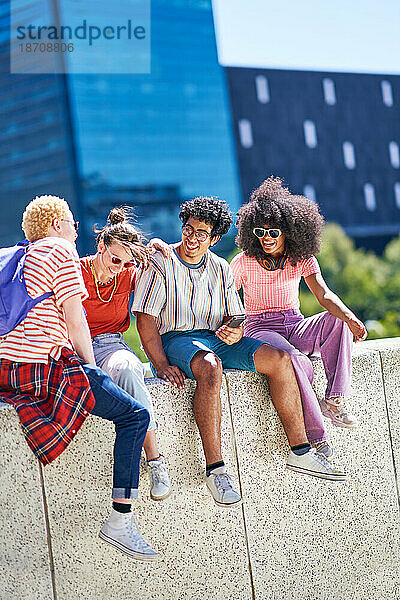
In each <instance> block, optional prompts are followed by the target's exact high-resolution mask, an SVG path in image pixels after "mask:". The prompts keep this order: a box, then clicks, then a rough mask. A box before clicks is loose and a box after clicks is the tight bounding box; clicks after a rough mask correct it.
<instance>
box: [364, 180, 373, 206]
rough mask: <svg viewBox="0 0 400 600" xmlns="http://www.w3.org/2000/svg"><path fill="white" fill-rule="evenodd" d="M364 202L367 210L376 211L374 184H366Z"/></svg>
mask: <svg viewBox="0 0 400 600" xmlns="http://www.w3.org/2000/svg"><path fill="white" fill-rule="evenodd" d="M364 200H365V208H366V209H367V210H371V211H373V210H375V209H376V199H375V188H374V186H373V185H372V183H364Z"/></svg>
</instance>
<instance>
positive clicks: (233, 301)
mask: <svg viewBox="0 0 400 600" xmlns="http://www.w3.org/2000/svg"><path fill="white" fill-rule="evenodd" d="M225 279H226V295H225V298H226V311H225V315H241V314H244V312H245V311H244V308H243V304H242V301H241V300H240V297H239V294H238V291H237V289H236V285H235V279H234V277H233V272H232V269H231V268H230V266H229V265H228V264H226V270H225Z"/></svg>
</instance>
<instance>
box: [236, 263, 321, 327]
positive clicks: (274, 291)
mask: <svg viewBox="0 0 400 600" xmlns="http://www.w3.org/2000/svg"><path fill="white" fill-rule="evenodd" d="M231 268H232V271H233V274H234V277H235V283H236V287H237V289H238V290H239V289H240V288H241V287H243V299H244V306H245V309H246V314H248V315H258V314H260V313H263V312H268V311H270V312H271V311H279V310H290V309H298V308H299V306H300V302H299V283H300V279H301V278H302V277H308V276H309V275H312V274H313V273H319V272H320V268H319V264H318V261H317V259H316V258H315V256H311V257H310V258H307V259H306V260H302V261H301V262H299V263H297V265H296V266H295V267H294V266H293V265H292V264H290V262H288V263H287V264H286V266H285V268H284V269H277V270H276V271H267V270H266V269H264V268H263V267H262V266H261V265H260V264H259V263H258V262H257V260H256V259H255V258H250V257H249V256H247V255H246V254H245V253H244V252H241V253H240V254H237V255H236V256H235V257H234V259H233V260H232V262H231Z"/></svg>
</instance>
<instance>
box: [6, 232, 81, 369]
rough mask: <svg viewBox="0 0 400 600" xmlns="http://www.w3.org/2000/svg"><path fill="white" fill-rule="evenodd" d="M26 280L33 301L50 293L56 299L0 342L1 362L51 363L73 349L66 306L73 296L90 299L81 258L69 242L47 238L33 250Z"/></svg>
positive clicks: (32, 312)
mask: <svg viewBox="0 0 400 600" xmlns="http://www.w3.org/2000/svg"><path fill="white" fill-rule="evenodd" d="M24 277H25V282H26V288H27V290H28V293H29V295H30V296H32V298H36V297H37V296H40V295H41V294H44V293H45V292H50V291H51V292H54V295H53V296H51V297H50V298H47V299H46V300H43V301H42V302H40V303H39V304H37V305H36V306H35V307H34V308H32V310H30V311H29V313H28V314H27V316H26V318H25V319H24V320H23V321H22V323H20V324H19V325H18V326H17V327H16V328H15V329H13V330H12V331H10V333H8V334H7V335H6V336H4V337H2V338H0V358H6V359H8V360H11V361H14V362H27V363H37V362H38V363H48V361H49V356H51V357H52V358H54V360H58V359H59V358H60V355H61V349H62V348H63V347H65V348H70V349H72V346H71V343H70V342H69V340H68V330H67V325H66V322H65V318H64V312H63V309H62V304H63V302H65V300H67V299H68V298H71V297H72V296H76V295H80V297H81V298H82V300H83V299H84V298H86V297H87V291H86V288H85V285H84V283H83V279H82V273H81V268H80V264H79V257H78V254H77V252H76V250H75V248H74V247H73V245H72V244H71V243H70V242H68V241H67V240H64V239H63V238H56V237H45V238H43V239H41V240H38V241H37V242H34V243H33V244H32V245H31V246H29V248H28V250H27V257H26V260H25V265H24Z"/></svg>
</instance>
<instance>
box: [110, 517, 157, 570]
mask: <svg viewBox="0 0 400 600" xmlns="http://www.w3.org/2000/svg"><path fill="white" fill-rule="evenodd" d="M99 537H100V538H101V539H102V540H104V541H105V542H107V543H108V544H111V545H112V546H115V548H118V550H121V552H124V553H125V554H128V556H131V557H132V558H135V559H136V560H143V561H152V560H157V558H158V554H157V552H155V551H154V550H153V549H152V548H151V547H150V546H149V544H148V543H147V542H146V541H145V540H144V539H143V538H142V536H141V534H140V532H139V530H138V524H137V517H136V515H134V514H132V513H119V512H117V511H116V510H114V509H112V511H111V515H110V516H109V517H108V519H107V521H106V522H105V523H104V525H103V527H102V528H101V529H100V533H99Z"/></svg>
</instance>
